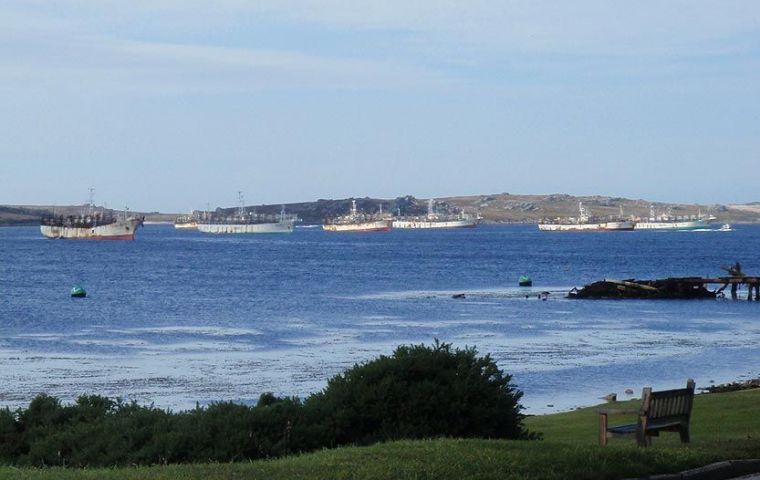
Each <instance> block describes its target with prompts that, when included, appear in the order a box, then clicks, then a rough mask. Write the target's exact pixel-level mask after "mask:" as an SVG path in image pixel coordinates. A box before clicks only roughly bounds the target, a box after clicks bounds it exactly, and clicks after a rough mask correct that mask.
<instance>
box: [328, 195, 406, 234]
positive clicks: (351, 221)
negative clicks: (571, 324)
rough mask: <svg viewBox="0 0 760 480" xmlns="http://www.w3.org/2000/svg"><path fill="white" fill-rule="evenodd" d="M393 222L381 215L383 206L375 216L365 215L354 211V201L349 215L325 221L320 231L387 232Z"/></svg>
mask: <svg viewBox="0 0 760 480" xmlns="http://www.w3.org/2000/svg"><path fill="white" fill-rule="evenodd" d="M392 224H393V220H392V219H391V218H390V217H388V216H387V215H384V214H383V206H382V204H381V205H380V212H379V213H377V214H375V215H367V214H365V213H358V212H357V211H356V200H351V213H349V214H348V215H343V216H340V217H336V218H333V219H328V220H325V223H324V224H323V225H322V229H323V230H325V231H326V232H387V231H388V230H390V229H391V227H392Z"/></svg>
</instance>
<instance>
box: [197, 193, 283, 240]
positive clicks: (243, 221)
mask: <svg viewBox="0 0 760 480" xmlns="http://www.w3.org/2000/svg"><path fill="white" fill-rule="evenodd" d="M238 201H239V202H240V206H239V207H238V210H237V212H236V213H235V214H233V215H224V214H212V213H206V214H204V215H202V216H201V217H200V218H199V219H198V227H197V228H198V231H199V232H203V233H213V234H226V233H292V232H293V225H294V224H295V222H296V220H297V218H296V216H295V215H286V214H285V208H284V207H283V209H282V211H281V212H280V213H279V214H278V215H272V214H258V213H256V212H254V211H248V209H247V208H246V207H245V202H244V200H243V193H242V192H238Z"/></svg>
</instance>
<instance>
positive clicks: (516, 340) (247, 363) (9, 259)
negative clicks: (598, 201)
mask: <svg viewBox="0 0 760 480" xmlns="http://www.w3.org/2000/svg"><path fill="white" fill-rule="evenodd" d="M716 228H717V227H716ZM758 246H760V226H753V225H748V226H737V227H736V230H735V231H732V232H712V231H710V232H647V231H640V232H607V233H598V232H590V233H580V232H579V233H565V234H563V233H545V232H543V233H542V232H539V231H537V229H536V227H535V226H487V225H482V226H480V227H478V228H476V229H461V230H398V231H391V232H387V233H378V234H341V235H337V234H330V233H326V232H323V231H322V230H321V229H319V228H298V229H296V231H295V232H294V233H293V234H291V235H283V236H257V235H250V236H246V235H231V236H204V235H202V234H200V233H198V232H194V231H177V230H175V229H174V228H173V227H172V226H154V225H150V226H147V227H145V228H144V229H142V230H141V231H140V232H139V233H138V235H137V238H136V240H135V241H132V242H86V241H55V240H45V239H43V238H42V237H41V236H40V234H39V228H35V227H18V228H15V227H14V228H3V229H0V289H1V290H0V362H1V364H2V369H0V406H11V407H16V406H21V405H26V404H27V403H28V402H29V400H30V399H31V398H32V397H33V396H34V395H35V394H37V393H40V392H45V393H49V394H52V395H56V396H58V397H60V398H62V399H63V400H65V401H69V400H72V399H73V398H75V397H76V396H77V395H80V394H83V393H98V394H103V395H108V396H113V397H115V396H120V397H124V398H129V399H135V400H138V401H139V402H142V403H151V402H152V403H155V405H157V406H161V407H167V408H172V409H185V408H191V407H193V406H195V404H196V402H200V403H201V404H204V403H208V402H211V401H215V400H234V401H241V402H253V401H255V399H256V398H258V396H259V395H260V394H261V393H262V392H274V393H275V394H277V395H297V396H301V397H304V396H307V395H308V394H309V393H312V392H316V391H318V390H320V389H321V388H323V387H324V386H325V385H326V382H327V379H328V378H330V377H331V376H333V375H335V374H337V373H339V372H340V371H342V370H343V369H345V368H347V367H350V366H351V365H353V364H354V363H357V362H363V361H366V360H369V359H372V358H374V357H376V356H377V355H381V354H390V353H391V352H392V351H393V349H394V347H395V346H397V345H399V344H404V343H407V344H408V343H422V342H424V343H430V342H432V341H434V339H436V338H437V339H440V340H441V341H445V342H450V343H453V344H454V345H455V346H458V347H464V346H475V347H477V348H478V350H479V351H480V352H481V353H482V354H486V353H488V354H490V355H492V357H494V358H495V359H496V360H497V362H498V364H499V365H500V367H501V368H502V369H503V370H505V371H506V372H508V373H511V374H512V375H513V381H514V383H515V384H516V385H517V386H518V388H519V389H521V390H522V391H523V392H524V397H523V400H522V403H523V405H524V406H525V407H526V412H527V413H542V412H550V411H558V410H567V409H571V408H574V407H576V406H581V405H589V404H594V403H597V402H599V400H598V399H599V397H601V396H603V395H605V394H608V393H611V392H616V393H618V398H621V399H624V398H626V395H625V394H624V393H623V392H624V391H625V390H626V389H628V388H630V389H633V391H634V392H635V395H638V394H639V393H640V390H641V388H642V387H643V386H648V385H652V386H654V387H655V388H668V387H674V386H680V385H684V384H685V382H686V378H687V377H693V378H695V380H696V381H697V386H698V387H700V386H702V387H704V386H707V385H709V384H710V382H711V381H714V382H716V383H719V382H724V381H732V380H737V379H741V378H743V377H750V376H753V377H754V376H758V375H759V374H760V366H759V365H760V302H748V301H746V300H740V301H731V300H717V301H712V300H711V301H663V300H659V301H646V300H632V301H605V300H596V301H581V300H567V299H565V298H564V294H565V293H566V292H567V291H568V290H569V289H570V288H572V287H573V286H578V287H580V286H581V285H583V284H584V283H590V282H592V281H595V280H600V279H602V278H634V277H635V278H658V277H666V276H687V275H696V276H699V275H716V274H720V273H722V272H721V270H720V269H719V267H720V265H722V264H729V263H733V262H735V261H737V260H738V261H740V262H741V263H742V267H743V269H744V271H746V272H748V273H751V274H758V273H760V257H758V256H757V253H756V252H757V247H758ZM521 274H528V275H530V276H531V277H532V279H533V287H531V288H527V289H526V288H520V287H518V286H517V279H518V277H519V276H520V275H521ZM74 285H82V286H84V287H85V288H86V289H87V291H88V296H87V298H85V299H72V298H70V297H69V292H70V290H71V287H72V286H74ZM542 291H550V292H552V293H551V294H550V295H549V298H548V300H546V301H542V300H540V299H538V298H537V295H538V294H539V293H540V292H542ZM458 293H464V294H465V298H463V299H454V298H452V295H453V294H458ZM742 294H746V292H740V295H742ZM526 296H527V298H526ZM742 296H743V295H742Z"/></svg>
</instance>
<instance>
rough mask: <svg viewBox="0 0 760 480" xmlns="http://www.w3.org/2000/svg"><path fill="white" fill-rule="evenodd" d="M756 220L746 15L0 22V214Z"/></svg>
mask: <svg viewBox="0 0 760 480" xmlns="http://www.w3.org/2000/svg"><path fill="white" fill-rule="evenodd" d="M90 187H93V188H95V200H96V203H98V204H107V205H108V206H112V207H114V208H121V207H122V206H129V207H130V208H131V209H133V210H143V211H155V210H160V211H166V212H178V211H189V210H191V209H194V208H195V209H198V208H206V206H207V205H210V206H211V207H212V208H213V207H215V206H219V205H221V206H231V205H235V204H236V203H237V192H238V191H242V192H243V193H244V195H245V200H246V203H247V204H259V203H289V202H296V201H310V200H316V199H319V198H346V197H352V196H353V197H364V196H372V197H382V198H394V197H397V196H402V195H407V194H411V195H415V196H417V197H422V198H425V197H431V196H432V197H441V196H453V195H469V194H487V193H500V192H509V193H524V194H530V193H535V194H543V193H546V194H548V193H569V194H577V195H586V194H588V195H590V194H600V195H611V196H623V197H629V198H644V199H649V200H656V201H666V202H699V203H705V204H708V203H735V202H750V201H760V2H758V1H756V0H747V1H733V0H720V1H707V0H669V1H646V0H644V1H640V2H631V1H629V0H626V1H617V0H575V1H573V2H557V1H545V0H525V1H510V0H503V1H482V0H468V1H456V2H455V1H450V0H417V1H413V0H383V1H377V0H373V1H365V0H321V1H314V0H258V1H242V0H215V1H213V2H208V1H205V0H204V1H200V0H181V1H180V0H130V1H105V0H57V1H55V2H50V1H48V0H24V1H16V0H4V1H3V2H0V204H3V203H4V204H80V203H83V202H85V201H86V200H87V196H88V188H90Z"/></svg>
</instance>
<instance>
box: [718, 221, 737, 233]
mask: <svg viewBox="0 0 760 480" xmlns="http://www.w3.org/2000/svg"><path fill="white" fill-rule="evenodd" d="M733 230H734V229H733V228H731V225H730V224H728V223H724V224H723V225H721V226H720V228H719V229H718V231H719V232H732V231H733Z"/></svg>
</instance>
